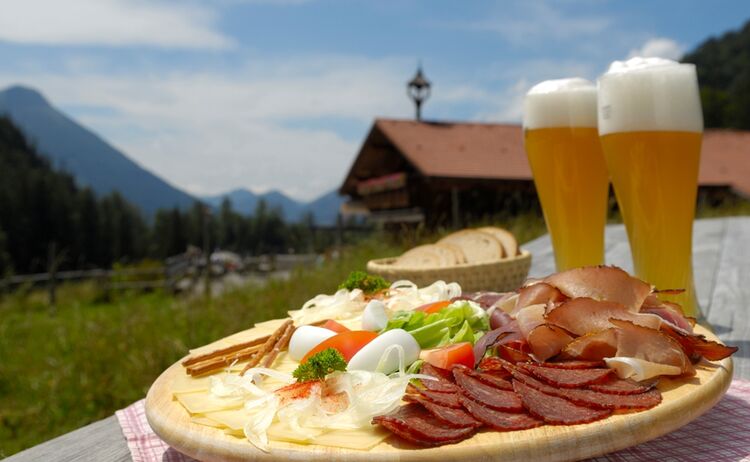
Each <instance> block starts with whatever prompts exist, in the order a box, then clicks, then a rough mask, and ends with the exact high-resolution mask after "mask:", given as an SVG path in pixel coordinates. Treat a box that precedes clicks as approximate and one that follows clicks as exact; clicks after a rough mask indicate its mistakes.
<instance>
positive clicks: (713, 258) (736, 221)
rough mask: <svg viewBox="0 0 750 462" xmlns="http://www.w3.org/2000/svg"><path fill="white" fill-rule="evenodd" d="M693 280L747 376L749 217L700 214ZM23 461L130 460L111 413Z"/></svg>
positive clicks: (611, 256)
mask: <svg viewBox="0 0 750 462" xmlns="http://www.w3.org/2000/svg"><path fill="white" fill-rule="evenodd" d="M606 242H607V249H606V252H607V263H609V264H614V265H618V266H621V267H623V268H624V269H626V270H628V271H632V264H631V262H630V251H629V248H628V243H627V236H626V234H625V230H624V228H623V227H622V226H608V227H607V239H606ZM524 248H526V249H528V250H530V251H531V253H532V255H533V263H532V267H531V274H530V276H532V277H533V276H543V275H545V274H549V273H551V272H554V258H553V255H552V248H551V246H550V242H549V236H544V237H541V238H539V239H536V240H534V241H532V242H530V243H528V244H527V245H525V246H524ZM693 253H694V267H695V283H696V286H697V287H696V288H697V292H698V300H699V302H700V305H701V307H702V312H703V315H704V317H705V318H706V321H707V322H708V323H710V324H711V326H712V327H713V329H714V332H716V333H717V335H718V336H719V337H721V339H722V340H724V341H725V342H727V343H729V344H731V345H734V346H739V347H740V351H739V352H737V353H736V354H735V355H734V370H735V378H743V379H748V380H750V218H722V219H712V220H699V221H697V222H696V224H695V238H694V247H693ZM5 460H6V461H8V462H22V461H23V462H26V461H29V462H30V461H38V460H44V461H77V462H78V461H112V462H126V461H128V462H129V461H130V460H131V459H130V452H129V451H128V447H127V445H126V444H125V438H124V437H123V436H122V432H121V431H120V426H119V424H118V423H117V420H116V419H115V417H114V416H110V417H108V418H106V419H104V420H100V421H98V422H94V423H93V424H91V425H87V426H86V427H83V428H80V429H78V430H75V431H73V432H70V433H68V434H66V435H63V436H60V437H58V438H55V439H53V440H50V441H47V442H46V443H42V444H40V445H38V446H35V447H33V448H30V449H27V450H26V451H23V452H20V453H18V454H16V455H14V456H12V457H10V458H8V459H5Z"/></svg>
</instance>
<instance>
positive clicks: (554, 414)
mask: <svg viewBox="0 0 750 462" xmlns="http://www.w3.org/2000/svg"><path fill="white" fill-rule="evenodd" d="M513 388H514V389H515V390H516V393H518V394H519V396H520V397H521V400H522V401H523V405H524V407H525V408H526V409H528V410H529V412H530V413H531V415H533V416H535V417H538V418H540V419H542V420H544V421H545V422H546V423H548V424H552V425H574V424H583V423H589V422H594V421H596V420H600V419H603V418H605V417H607V416H609V415H610V414H611V411H608V410H599V409H591V408H588V407H584V406H578V405H576V404H573V403H571V402H570V401H567V400H565V399H563V398H558V397H556V396H550V395H548V394H546V393H542V392H541V391H539V390H537V389H535V388H532V387H530V386H528V385H526V384H525V383H524V382H521V381H514V382H513Z"/></svg>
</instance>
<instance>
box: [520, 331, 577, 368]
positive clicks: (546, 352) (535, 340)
mask: <svg viewBox="0 0 750 462" xmlns="http://www.w3.org/2000/svg"><path fill="white" fill-rule="evenodd" d="M526 341H527V342H528V343H529V348H531V351H532V352H533V353H534V356H535V357H536V359H537V360H539V361H546V360H548V359H549V358H551V357H553V356H556V355H557V354H559V353H560V352H561V351H562V350H563V348H565V347H566V346H567V345H568V344H569V343H570V342H572V341H573V336H571V335H570V334H569V333H568V332H566V331H565V329H563V328H561V327H559V326H556V325H553V324H540V325H538V326H536V327H535V328H534V329H532V330H531V332H529V334H528V335H527V336H526Z"/></svg>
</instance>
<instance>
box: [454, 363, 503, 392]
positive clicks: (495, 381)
mask: <svg viewBox="0 0 750 462" xmlns="http://www.w3.org/2000/svg"><path fill="white" fill-rule="evenodd" d="M454 369H460V370H461V371H462V372H463V373H464V374H466V375H468V376H470V377H474V378H475V379H479V380H480V381H482V382H484V383H486V384H487V385H492V386H493V387H495V388H499V389H501V390H513V385H511V383H510V381H508V380H505V378H504V377H510V373H509V372H507V371H498V372H499V373H500V374H503V376H504V377H503V376H500V375H499V374H497V373H496V374H492V373H490V372H481V371H477V370H474V369H470V368H468V367H466V366H464V365H457V366H454Z"/></svg>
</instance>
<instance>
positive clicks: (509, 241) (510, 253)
mask: <svg viewBox="0 0 750 462" xmlns="http://www.w3.org/2000/svg"><path fill="white" fill-rule="evenodd" d="M478 231H484V232H485V233H490V234H492V235H493V236H495V239H497V240H498V241H500V244H502V246H503V250H505V257H506V258H511V257H515V256H516V255H518V254H520V253H521V251H520V249H519V248H518V241H517V240H516V236H514V235H513V233H511V232H510V231H508V230H507V229H503V228H498V227H497V226H484V227H482V228H478Z"/></svg>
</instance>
